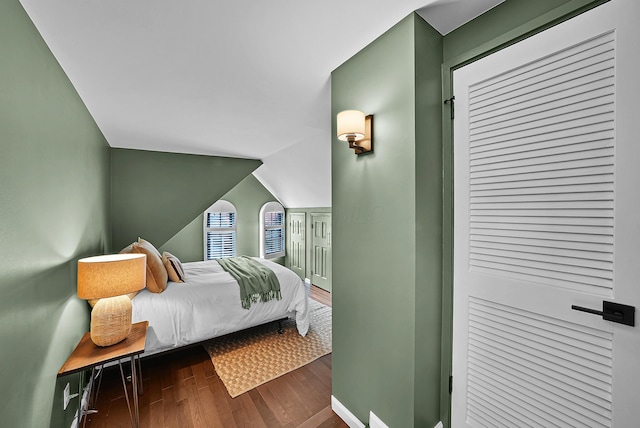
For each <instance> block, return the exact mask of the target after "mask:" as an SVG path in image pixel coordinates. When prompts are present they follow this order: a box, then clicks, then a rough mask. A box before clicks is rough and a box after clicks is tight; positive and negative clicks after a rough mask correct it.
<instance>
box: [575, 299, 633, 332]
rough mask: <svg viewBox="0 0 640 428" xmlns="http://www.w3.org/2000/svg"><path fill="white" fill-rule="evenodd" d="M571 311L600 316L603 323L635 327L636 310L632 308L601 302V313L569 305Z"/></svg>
mask: <svg viewBox="0 0 640 428" xmlns="http://www.w3.org/2000/svg"><path fill="white" fill-rule="evenodd" d="M571 309H573V310H575V311H580V312H587V313H589V314H594V315H600V316H601V317H602V318H603V319H604V320H605V321H611V322H617V323H620V324H624V325H630V326H632V327H633V326H635V325H636V322H635V313H636V308H635V307H634V306H629V305H623V304H621V303H614V302H607V301H606V300H605V301H603V302H602V310H601V311H599V310H597V309H591V308H584V307H582V306H576V305H571Z"/></svg>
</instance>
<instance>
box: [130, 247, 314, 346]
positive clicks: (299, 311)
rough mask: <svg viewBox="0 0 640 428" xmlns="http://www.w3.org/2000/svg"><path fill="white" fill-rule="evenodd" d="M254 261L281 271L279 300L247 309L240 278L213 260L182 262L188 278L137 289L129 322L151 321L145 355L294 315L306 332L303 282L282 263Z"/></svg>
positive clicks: (278, 271)
mask: <svg viewBox="0 0 640 428" xmlns="http://www.w3.org/2000/svg"><path fill="white" fill-rule="evenodd" d="M255 260H257V261H259V262H260V263H262V264H264V265H265V266H267V267H269V268H270V269H271V270H273V272H275V274H276V275H277V277H278V280H279V281H280V291H281V293H282V299H281V300H275V299H274V300H271V301H269V302H258V303H252V304H251V308H250V309H243V308H242V305H241V304H240V288H239V286H238V283H237V282H236V280H235V279H234V278H233V277H232V276H231V275H230V274H229V273H227V272H226V271H225V270H224V269H222V267H221V266H220V265H219V264H218V262H216V261H214V260H210V261H204V262H192V263H184V264H183V267H184V271H185V280H186V282H185V283H177V282H171V281H169V283H168V284H167V288H166V290H165V291H164V292H162V293H160V294H157V293H152V292H150V291H148V290H146V289H145V290H142V291H141V292H140V293H138V295H137V296H136V297H135V298H133V300H132V301H131V303H132V305H133V312H132V316H131V321H132V322H133V323H136V322H139V321H144V320H147V321H149V330H148V332H147V344H146V348H145V352H144V354H143V356H146V355H151V354H155V353H158V352H162V351H166V350H169V349H173V348H178V347H180V346H184V345H188V344H192V343H196V342H201V341H203V340H207V339H210V338H213V337H217V336H222V335H224V334H228V333H232V332H235V331H238V330H242V329H245V328H248V327H253V326H256V325H259V324H263V323H266V322H270V321H275V320H278V319H281V318H284V317H289V318H295V321H296V326H297V329H298V332H299V333H300V334H301V335H302V336H305V335H306V334H307V330H308V329H309V311H308V309H307V293H306V290H305V287H304V283H303V282H302V281H301V280H300V278H299V277H298V275H296V274H295V273H294V272H292V271H291V270H289V269H287V268H285V267H284V266H281V265H279V264H277V263H274V262H271V261H269V260H264V259H260V258H255Z"/></svg>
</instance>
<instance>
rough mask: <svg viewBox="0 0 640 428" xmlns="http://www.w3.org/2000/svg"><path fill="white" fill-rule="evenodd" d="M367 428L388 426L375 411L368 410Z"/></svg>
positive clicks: (386, 427) (387, 427)
mask: <svg viewBox="0 0 640 428" xmlns="http://www.w3.org/2000/svg"><path fill="white" fill-rule="evenodd" d="M369 428H389V426H388V425H387V424H385V423H384V422H382V419H380V418H379V417H377V416H376V414H375V413H373V412H372V411H369Z"/></svg>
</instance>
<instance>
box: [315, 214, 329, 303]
mask: <svg viewBox="0 0 640 428" xmlns="http://www.w3.org/2000/svg"><path fill="white" fill-rule="evenodd" d="M311 228H312V230H311V237H312V243H311V247H312V252H311V283H312V284H314V285H317V286H318V287H321V288H324V289H325V290H327V291H331V214H326V213H324V214H311Z"/></svg>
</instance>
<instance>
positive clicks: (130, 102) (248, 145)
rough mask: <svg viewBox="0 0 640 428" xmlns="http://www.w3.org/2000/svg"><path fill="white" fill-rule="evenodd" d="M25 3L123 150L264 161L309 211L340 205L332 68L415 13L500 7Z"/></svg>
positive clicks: (288, 199)
mask: <svg viewBox="0 0 640 428" xmlns="http://www.w3.org/2000/svg"><path fill="white" fill-rule="evenodd" d="M21 3H22V5H23V6H24V8H25V10H26V11H27V13H28V14H29V16H30V18H31V19H32V20H33V22H34V24H35V25H36V27H37V28H38V30H39V31H40V33H41V34H42V36H43V38H44V40H45V41H46V43H47V44H48V46H49V48H50V49H51V51H52V52H53V54H54V55H55V57H56V58H57V59H58V61H59V63H60V64H61V66H62V68H63V69H64V70H65V72H66V73H67V75H68V76H69V78H70V80H71V82H72V83H73V85H74V86H75V88H76V90H77V91H78V94H79V95H80V97H81V98H82V100H83V101H84V103H85V104H86V106H87V108H88V110H89V112H90V113H91V114H92V116H93V117H94V119H95V121H96V123H97V124H98V126H99V127H100V129H101V130H102V132H103V134H104V136H105V138H106V139H107V141H108V142H109V144H110V145H111V146H112V147H120V148H133V149H142V150H154V151H165V152H179V153H192V154H203V155H215V156H228V157H239V158H250V159H260V160H263V162H264V166H263V167H261V169H260V170H258V171H257V172H256V176H257V177H258V178H259V179H260V180H261V181H262V182H263V184H265V186H266V187H267V188H269V189H270V190H272V191H273V192H275V193H276V194H278V196H279V197H280V198H281V200H282V201H283V202H284V203H285V205H287V206H291V207H302V206H309V205H311V206H326V205H327V204H329V203H330V177H329V174H330V165H329V158H330V156H329V155H328V153H325V151H326V150H329V149H330V144H329V143H330V141H331V135H330V126H331V118H330V117H329V112H330V99H329V86H328V85H329V76H330V73H331V71H332V70H333V69H335V68H336V67H338V66H339V65H340V64H342V63H343V62H344V61H346V60H347V59H348V58H350V57H351V56H353V55H354V54H355V53H357V52H358V51H359V50H360V49H362V48H363V47H364V46H366V45H367V44H368V43H370V42H371V41H373V40H374V39H375V38H376V37H378V36H379V35H381V34H382V33H384V32H385V31H386V30H387V29H389V28H391V27H392V26H393V25H394V24H396V23H397V22H398V21H400V20H401V19H402V18H404V17H405V16H406V15H408V14H409V13H411V12H412V11H414V10H421V12H420V13H421V15H422V16H423V17H425V19H427V21H429V22H430V23H431V24H432V25H433V26H434V27H435V28H439V27H438V25H437V23H436V22H435V21H434V20H433V19H431V20H430V17H429V13H430V10H429V9H428V8H427V9H424V8H425V7H426V6H430V5H438V4H442V8H439V9H437V10H435V12H434V17H436V18H437V19H438V20H444V18H443V16H444V17H446V25H445V27H446V28H452V27H455V25H456V22H458V23H460V24H461V23H463V22H466V20H468V19H469V17H470V16H471V15H473V16H475V14H477V13H478V11H477V9H478V8H477V4H478V3H482V4H483V5H484V6H483V7H486V8H488V6H487V4H491V3H493V4H496V3H499V1H497V0H440V1H434V0H325V1H316V2H302V1H287V0H272V1H269V2H265V1H257V0H236V1H225V2H222V1H210V0H185V1H179V2H178V1H174V0H136V1H131V0H109V1H84V0H57V1H50V0H21ZM469 5H471V6H472V7H471V8H469V7H468V6H469ZM474 5H475V6H474ZM443 8H444V9H443ZM442 10H445V11H446V13H444V14H443V13H436V12H439V11H440V12H441V11H442ZM469 11H471V12H469ZM473 16H471V17H473ZM434 19H435V18H434ZM441 27H442V26H441ZM442 28H444V27H442ZM287 149H290V150H291V151H292V153H293V152H295V153H297V154H299V155H300V157H296V158H295V159H294V156H293V155H290V154H287V153H285V150H287ZM310 159H311V160H310ZM288 162H291V164H290V165H288ZM321 163H323V165H321ZM305 164H306V165H307V167H306V168H305V169H304V173H301V172H300V170H299V168H300V167H304V165H305ZM309 164H313V167H309ZM328 195H329V197H328Z"/></svg>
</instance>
